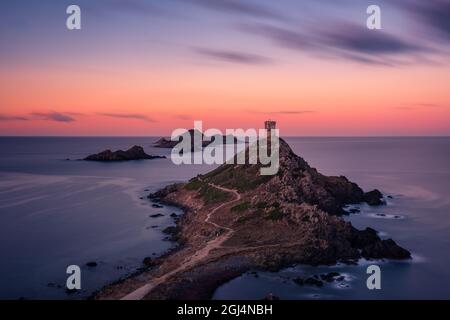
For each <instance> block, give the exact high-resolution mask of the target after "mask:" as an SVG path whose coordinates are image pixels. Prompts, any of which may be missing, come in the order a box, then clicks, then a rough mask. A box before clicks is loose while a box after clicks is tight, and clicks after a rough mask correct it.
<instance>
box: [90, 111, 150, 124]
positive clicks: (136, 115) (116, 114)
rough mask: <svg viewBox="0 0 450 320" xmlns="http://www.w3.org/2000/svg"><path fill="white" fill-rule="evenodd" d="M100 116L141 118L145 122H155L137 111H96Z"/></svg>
mask: <svg viewBox="0 0 450 320" xmlns="http://www.w3.org/2000/svg"><path fill="white" fill-rule="evenodd" d="M97 114H98V115H100V116H104V117H110V118H121V119H135V120H142V121H147V122H156V121H155V120H154V119H152V118H150V117H148V116H146V115H144V114H138V113H107V112H100V113H97Z"/></svg>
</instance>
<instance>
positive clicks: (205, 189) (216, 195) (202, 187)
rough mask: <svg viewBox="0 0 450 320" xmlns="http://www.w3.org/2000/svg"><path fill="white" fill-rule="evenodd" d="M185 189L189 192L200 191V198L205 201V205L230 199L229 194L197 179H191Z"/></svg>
mask: <svg viewBox="0 0 450 320" xmlns="http://www.w3.org/2000/svg"><path fill="white" fill-rule="evenodd" d="M184 188H185V189H186V190H189V191H198V197H199V198H202V199H203V201H204V203H205V205H209V204H214V203H220V202H223V201H226V200H228V199H230V194H229V193H228V192H225V191H222V190H219V189H217V188H215V187H212V186H210V185H208V183H206V182H203V181H200V180H199V179H197V178H194V179H191V180H190V181H189V182H188V183H187V184H185V185H184Z"/></svg>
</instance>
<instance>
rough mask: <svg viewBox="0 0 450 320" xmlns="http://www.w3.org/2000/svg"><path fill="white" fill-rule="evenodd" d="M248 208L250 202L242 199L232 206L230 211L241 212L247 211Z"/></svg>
mask: <svg viewBox="0 0 450 320" xmlns="http://www.w3.org/2000/svg"><path fill="white" fill-rule="evenodd" d="M249 208H250V202H248V201H243V202H241V203H239V204H237V205H235V206H234V207H232V208H231V211H234V212H243V211H247V210H248V209H249Z"/></svg>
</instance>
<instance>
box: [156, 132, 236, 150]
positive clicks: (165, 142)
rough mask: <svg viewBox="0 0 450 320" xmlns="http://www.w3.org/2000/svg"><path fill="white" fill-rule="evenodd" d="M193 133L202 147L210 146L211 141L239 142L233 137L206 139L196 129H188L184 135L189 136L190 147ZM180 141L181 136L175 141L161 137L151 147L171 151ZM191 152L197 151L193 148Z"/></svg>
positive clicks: (219, 136)
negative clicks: (198, 138)
mask: <svg viewBox="0 0 450 320" xmlns="http://www.w3.org/2000/svg"><path fill="white" fill-rule="evenodd" d="M195 133H197V134H198V135H199V136H200V137H201V141H202V143H201V146H202V147H207V146H208V145H210V144H211V143H212V142H213V140H215V141H220V142H221V143H222V144H226V143H227V140H229V141H233V143H237V142H239V140H238V139H237V138H236V137H234V136H223V135H216V136H211V137H207V136H205V135H204V134H203V133H202V132H200V131H198V130H196V129H190V130H188V131H187V132H186V134H187V135H188V136H190V138H191V142H192V143H191V145H192V146H194V134H195ZM181 139H182V137H181V136H180V137H178V139H176V140H171V139H170V138H164V137H162V138H160V139H158V140H157V141H155V142H154V143H153V147H155V148H168V149H172V148H173V147H175V146H176V145H177V144H178V143H179V142H180V141H181ZM191 151H198V150H194V147H192V149H191Z"/></svg>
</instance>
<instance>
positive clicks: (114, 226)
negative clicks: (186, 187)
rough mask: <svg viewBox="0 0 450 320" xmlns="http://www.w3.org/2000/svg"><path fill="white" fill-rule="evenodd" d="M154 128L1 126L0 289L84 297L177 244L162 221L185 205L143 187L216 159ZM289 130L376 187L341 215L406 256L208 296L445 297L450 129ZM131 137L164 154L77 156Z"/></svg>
mask: <svg viewBox="0 0 450 320" xmlns="http://www.w3.org/2000/svg"><path fill="white" fill-rule="evenodd" d="M158 138H159V137H0V150H1V151H0V299H85V298H88V297H89V296H90V295H92V293H93V292H95V291H96V290H98V289H100V288H101V287H102V286H104V285H106V284H109V283H111V282H114V281H117V280H118V279H121V278H123V277H126V276H128V275H130V274H133V273H135V272H136V271H139V269H140V268H141V267H142V261H143V259H144V258H145V257H156V256H159V255H161V254H163V253H164V252H167V251H168V250H170V249H171V248H173V247H174V246H175V244H174V243H171V242H170V241H167V240H166V239H165V238H166V235H165V234H164V233H163V232H162V230H163V229H164V228H166V227H168V226H171V225H174V219H173V217H172V216H171V215H172V214H173V213H175V214H176V215H181V214H183V213H182V211H181V210H179V209H177V208H173V207H168V206H164V207H163V208H155V207H153V206H152V203H151V202H150V201H149V200H148V199H147V198H146V197H147V195H148V194H149V193H150V192H154V191H156V190H158V189H159V188H161V187H164V186H165V185H167V184H170V183H175V182H182V181H186V180H188V179H190V178H192V177H194V176H196V175H197V174H201V173H205V172H208V171H210V170H212V169H214V168H215V166H211V165H206V164H205V165H175V164H173V163H172V162H171V161H170V150H169V149H161V148H154V147H153V146H152V143H153V142H154V141H156V140H157V139H158ZM285 140H286V141H287V142H288V143H289V145H290V146H291V148H292V149H293V150H294V152H295V153H296V154H298V155H300V156H302V157H303V158H304V159H305V160H307V161H308V162H309V164H310V165H311V166H313V167H315V168H317V169H318V170H319V171H320V172H322V173H324V174H326V175H344V176H346V177H347V178H349V179H350V180H352V181H354V182H356V183H358V184H359V185H360V186H361V187H362V188H363V189H364V190H372V189H374V188H377V189H379V190H381V191H382V192H383V193H384V194H385V195H386V201H387V205H386V206H381V207H369V206H367V205H358V206H357V207H358V208H359V209H360V212H359V213H356V214H351V215H349V216H347V217H345V219H346V220H348V221H350V222H351V223H352V224H353V225H354V226H355V227H357V228H361V229H363V228H366V227H372V228H374V229H376V230H378V231H379V232H380V233H379V234H380V236H381V237H382V238H386V239H387V238H393V239H394V240H395V241H396V242H397V243H398V244H400V245H401V246H403V247H405V248H407V249H408V250H409V251H411V252H412V256H413V258H412V260H410V261H403V262H395V261H387V260H384V261H365V260H361V261H360V262H359V264H358V265H356V266H349V265H344V264H338V265H335V266H316V267H311V266H303V265H297V266H291V267H289V268H286V269H284V270H281V271H279V272H263V271H260V270H254V272H248V273H246V274H244V275H242V276H240V277H237V278H235V279H233V280H231V281H230V282H228V283H226V284H223V285H222V286H220V287H219V288H218V289H217V290H216V292H215V293H214V296H213V298H214V299H261V298H263V297H265V296H267V294H269V293H272V294H274V295H276V296H278V297H280V298H281V299H450V254H449V252H450V249H449V248H450V138H449V137H332V138H328V137H286V138H285ZM133 145H140V146H142V147H144V149H145V151H146V152H147V153H148V154H153V155H165V156H167V157H168V158H167V159H155V160H145V161H129V162H119V163H100V162H88V161H80V159H82V158H84V157H86V156H87V155H89V154H92V153H97V152H100V151H103V150H105V149H112V150H117V149H127V148H129V147H131V146H133ZM158 214H159V215H158ZM152 215H158V216H157V217H152ZM89 262H96V264H97V266H96V267H89V266H87V263H89ZM373 264H375V265H378V266H379V267H380V272H381V274H380V275H381V277H380V280H381V288H380V289H372V290H370V289H368V287H367V279H368V277H369V276H370V274H368V273H367V267H368V266H369V265H373ZM70 265H77V266H79V267H80V268H81V290H79V291H77V292H71V291H68V290H66V280H67V278H68V277H69V274H67V272H66V271H67V267H68V266H70ZM329 272H338V273H339V274H340V275H342V277H343V278H342V279H341V280H340V281H333V282H331V283H325V285H324V286H323V287H321V288H319V287H314V286H305V285H303V286H302V285H298V284H297V283H296V282H295V281H293V280H294V279H295V278H296V277H299V276H301V277H307V276H314V275H320V274H324V273H329Z"/></svg>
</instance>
